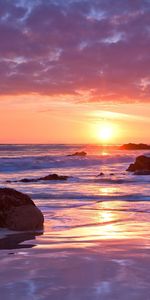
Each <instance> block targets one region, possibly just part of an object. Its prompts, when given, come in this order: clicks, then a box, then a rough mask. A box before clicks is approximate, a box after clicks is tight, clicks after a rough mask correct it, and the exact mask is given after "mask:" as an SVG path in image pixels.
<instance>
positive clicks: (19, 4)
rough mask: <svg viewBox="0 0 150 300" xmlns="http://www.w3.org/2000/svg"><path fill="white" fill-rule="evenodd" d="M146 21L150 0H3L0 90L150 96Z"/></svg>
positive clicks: (107, 97) (102, 97) (95, 97)
mask: <svg viewBox="0 0 150 300" xmlns="http://www.w3.org/2000/svg"><path fill="white" fill-rule="evenodd" d="M149 20H150V1H149V0H143V1H138V0H135V1H129V0H124V1H120V0H113V1H112V0H107V1H106V0H105V1H104V0H99V1H98V0H78V1H75V0H72V1H71V0H70V1H69V0H66V1H58V0H57V1H56V0H51V1H50V0H47V1H44V0H43V1H41V0H34V1H33V0H30V1H29V0H28V1H23V0H22V1H21V0H14V1H11V0H7V1H6V0H0V39H1V43H0V77H1V81H0V94H1V95H12V94H14V95H17V94H18V95H19V94H32V93H38V94H40V95H49V96H54V95H58V96H59V95H72V96H74V97H75V98H77V99H78V98H79V99H80V101H119V102H121V101H123V102H128V101H141V102H142V101H143V102H146V101H147V102H150V98H149V95H150V73H149V70H150V59H149V53H150V21H149ZM84 93H86V95H88V97H84ZM85 98H86V100H85Z"/></svg>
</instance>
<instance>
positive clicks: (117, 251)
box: [0, 201, 150, 300]
mask: <svg viewBox="0 0 150 300" xmlns="http://www.w3.org/2000/svg"><path fill="white" fill-rule="evenodd" d="M149 209H150V206H149V203H144V204H143V202H138V204H137V205H136V207H135V205H134V203H133V202H131V203H129V202H128V203H127V202H119V201H116V202H110V201H108V202H105V203H101V202H99V203H96V204H93V205H90V206H89V205H85V206H81V207H80V208H71V209H70V208H69V209H65V208H64V209H62V210H59V211H58V212H57V215H55V218H53V217H52V218H51V220H46V223H45V230H44V234H43V235H38V236H36V237H35V239H33V236H32V234H29V233H28V234H26V235H25V234H24V233H16V238H15V234H14V236H13V239H12V233H10V232H9V234H10V235H7V240H5V241H4V238H3V248H9V249H7V250H4V249H3V250H1V252H0V253H1V258H0V261H1V269H0V294H1V299H3V300H15V299H16V298H18V299H20V300H27V299H32V300H48V299H55V300H61V299H62V300H80V299H81V300H83V299H84V300H88V299H89V300H91V299H94V300H97V299H102V300H105V299H106V300H108V299H111V300H142V299H144V300H149V299H150V288H149V280H150V260H149V255H150V239H149V213H148V212H147V211H148V210H149ZM45 218H46V212H45ZM64 219H65V220H66V222H65V224H62V223H63V220H64ZM4 233H5V234H6V232H3V234H4ZM11 239H12V240H13V243H14V241H16V247H15V246H14V244H12V247H11ZM25 239H26V240H25ZM27 239H29V240H27ZM23 240H25V241H24V242H23ZM19 241H21V243H19ZM0 245H2V240H1V244H0ZM11 248H14V249H11ZM15 248H18V249H15Z"/></svg>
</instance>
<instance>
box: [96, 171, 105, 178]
mask: <svg viewBox="0 0 150 300" xmlns="http://www.w3.org/2000/svg"><path fill="white" fill-rule="evenodd" d="M104 175H105V174H104V173H103V172H100V173H99V174H98V175H97V177H99V176H104Z"/></svg>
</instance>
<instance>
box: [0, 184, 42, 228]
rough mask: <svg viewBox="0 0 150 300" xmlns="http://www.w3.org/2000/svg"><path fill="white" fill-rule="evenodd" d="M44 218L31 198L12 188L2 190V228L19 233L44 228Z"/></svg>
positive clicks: (0, 211)
mask: <svg viewBox="0 0 150 300" xmlns="http://www.w3.org/2000/svg"><path fill="white" fill-rule="evenodd" d="M43 222H44V217H43V215H42V213H41V211H40V210H39V209H38V208H37V207H36V206H35V204H34V202H33V201H32V200H31V198H30V197H29V196H27V195H25V194H23V193H21V192H18V191H16V190H14V189H10V188H0V227H2V228H8V229H11V230H17V231H22V230H24V231H28V230H39V229H42V228H43Z"/></svg>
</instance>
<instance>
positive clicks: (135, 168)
mask: <svg viewBox="0 0 150 300" xmlns="http://www.w3.org/2000/svg"><path fill="white" fill-rule="evenodd" d="M127 171H129V172H136V173H135V174H137V175H149V172H150V157H148V156H144V155H140V156H138V157H137V158H136V160H135V163H133V164H130V166H129V167H128V169H127Z"/></svg>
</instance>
